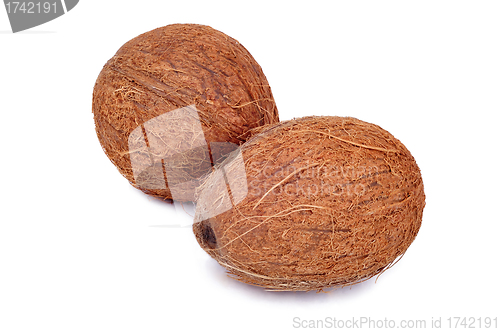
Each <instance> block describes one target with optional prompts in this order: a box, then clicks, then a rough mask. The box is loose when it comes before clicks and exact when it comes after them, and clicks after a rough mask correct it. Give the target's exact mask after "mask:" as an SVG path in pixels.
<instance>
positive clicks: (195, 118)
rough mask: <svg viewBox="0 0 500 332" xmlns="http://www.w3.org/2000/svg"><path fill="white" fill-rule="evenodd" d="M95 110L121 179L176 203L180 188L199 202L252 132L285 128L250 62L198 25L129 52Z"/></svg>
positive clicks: (109, 71) (148, 37)
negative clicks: (207, 182)
mask: <svg viewBox="0 0 500 332" xmlns="http://www.w3.org/2000/svg"><path fill="white" fill-rule="evenodd" d="M92 110H93V114H94V120H95V127H96V132H97V136H98V138H99V141H100V143H101V145H102V148H103V149H104V152H105V153H106V155H107V156H108V157H109V159H110V160H111V161H112V162H113V164H114V165H115V166H116V167H117V168H118V170H119V171H120V173H121V174H122V175H123V176H124V177H125V178H127V180H128V181H129V182H130V183H131V184H132V185H133V186H135V187H136V188H138V189H140V190H142V191H144V192H145V193H147V194H149V195H153V196H155V197H158V198H162V199H172V198H174V197H173V194H172V192H171V188H169V186H171V184H172V183H174V184H175V185H176V190H177V193H176V195H175V196H176V197H175V198H174V199H176V200H179V201H192V200H193V195H194V188H195V187H196V186H197V185H198V184H197V179H198V178H199V177H200V176H201V175H204V174H207V173H209V172H210V171H211V170H212V166H213V165H215V164H216V163H217V160H222V159H221V157H222V156H223V155H225V154H227V153H228V152H230V151H232V150H234V149H235V148H236V147H237V146H239V145H241V144H242V143H243V142H245V141H246V140H247V138H248V137H249V135H250V130H251V129H253V128H256V127H259V126H262V125H265V124H270V123H276V122H278V121H279V119H278V112H277V108H276V104H275V102H274V98H273V95H272V92H271V89H270V87H269V83H268V81H267V79H266V77H265V75H264V73H263V72H262V69H261V67H260V66H259V64H258V63H257V62H256V61H255V59H254V58H253V57H252V55H251V54H250V53H249V52H248V51H247V50H246V49H245V48H244V47H243V46H242V45H241V44H240V43H239V42H238V41H237V40H235V39H233V38H231V37H229V36H227V35H225V34H224V33H222V32H220V31H217V30H215V29H213V28H211V27H209V26H204V25H196V24H173V25H168V26H165V27H161V28H158V29H155V30H152V31H149V32H146V33H144V34H142V35H140V36H138V37H136V38H134V39H132V40H130V41H129V42H127V43H126V44H125V45H123V46H122V47H121V48H120V49H119V50H118V51H117V53H116V54H115V55H114V56H113V57H112V58H111V59H110V60H109V61H108V62H107V63H106V64H105V65H104V68H103V69H102V71H101V73H100V74H99V77H98V78H97V81H96V83H95V87H94V93H93V103H92ZM174 111H175V112H177V113H176V116H171V115H172V114H173V113H172V114H170V113H169V112H174ZM167 113H169V114H167ZM223 143H226V145H224V144H223ZM167 174H168V176H167Z"/></svg>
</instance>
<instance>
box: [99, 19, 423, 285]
mask: <svg viewBox="0 0 500 332" xmlns="http://www.w3.org/2000/svg"><path fill="white" fill-rule="evenodd" d="M93 112H94V119H95V124H96V132H97V135H98V137H99V141H100V142H101V145H102V147H103V149H104V151H105V152H106V154H107V155H108V157H109V158H110V160H111V161H112V162H113V163H114V164H115V166H116V167H117V168H118V169H119V171H120V172H121V173H122V174H123V175H124V176H125V177H126V178H127V179H128V180H129V182H130V183H131V184H132V185H133V186H135V187H136V188H138V189H141V190H142V191H144V192H145V193H147V194H150V195H153V196H155V197H159V198H162V199H169V200H172V199H173V200H178V201H195V202H196V205H197V208H196V215H195V220H194V224H193V231H194V233H195V235H196V238H197V240H198V242H199V244H200V246H201V247H202V248H203V249H204V250H205V251H206V252H207V253H208V254H209V255H210V256H212V257H213V258H214V259H216V260H217V261H218V262H219V263H220V264H221V265H223V266H224V267H226V269H227V270H228V271H229V272H230V273H231V275H233V276H234V277H235V278H236V279H238V280H240V281H243V282H246V283H250V284H253V285H256V286H261V287H265V288H266V289H269V290H284V291H287V290H294V291H308V290H321V289H324V288H329V287H337V286H345V285H351V284H355V283H358V282H361V281H364V280H366V279H368V278H370V277H372V276H374V275H377V274H379V273H381V272H382V271H384V270H385V269H387V268H388V267H390V266H391V265H392V264H394V263H395V262H396V261H397V259H398V258H400V257H401V256H402V255H403V254H404V252H405V251H406V250H407V249H408V247H409V245H410V244H411V243H412V241H413V240H414V239H415V237H416V235H417V233H418V230H419V228H420V224H421V220H422V212H423V208H424V205H425V195H424V189H423V182H422V178H421V175H420V170H419V168H418V166H417V164H416V162H415V160H414V158H413V157H412V155H411V154H410V152H409V151H408V150H407V149H406V148H405V146H404V145H403V144H402V143H401V142H400V141H398V140H397V139H396V138H394V137H393V136H392V135H391V134H390V133H388V132H387V131H385V130H383V129H382V128H380V127H378V126H376V125H373V124H370V123H366V122H363V121H360V120H357V119H354V118H343V117H334V116H329V117H304V118H300V119H294V120H290V121H284V122H281V123H280V122H279V118H278V112H277V108H276V104H275V102H274V99H273V95H272V92H271V89H270V87H269V84H268V82H267V79H266V77H265V76H264V74H263V72H262V69H261V67H260V66H259V65H258V63H257V62H256V61H255V60H254V59H253V57H252V56H251V55H250V53H249V52H248V51H247V50H246V49H245V48H244V47H243V46H242V45H241V44H239V43H238V42H237V41H236V40H234V39H233V38H231V37H229V36H227V35H225V34H223V33H221V32H219V31H217V30H214V29H212V28H210V27H207V26H201V25H190V24H176V25H169V26H166V27H163V28H159V29H156V30H153V31H150V32H147V33H145V34H142V35H140V36H138V37H136V38H134V39H132V40H131V41H129V42H127V43H126V44H125V45H124V46H122V48H120V50H118V52H117V53H116V55H115V56H114V57H113V58H111V59H110V60H109V61H108V62H107V64H106V65H105V66H104V68H103V70H102V71H101V73H100V75H99V77H98V79H97V82H96V85H95V87H94V95H93Z"/></svg>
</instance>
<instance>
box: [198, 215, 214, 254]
mask: <svg viewBox="0 0 500 332" xmlns="http://www.w3.org/2000/svg"><path fill="white" fill-rule="evenodd" d="M200 227H201V237H202V240H203V243H204V244H205V245H206V246H207V247H208V248H210V249H215V248H216V247H217V238H216V237H215V232H214V230H213V228H212V226H211V225H210V222H209V221H208V219H207V220H203V221H202V222H201V225H200Z"/></svg>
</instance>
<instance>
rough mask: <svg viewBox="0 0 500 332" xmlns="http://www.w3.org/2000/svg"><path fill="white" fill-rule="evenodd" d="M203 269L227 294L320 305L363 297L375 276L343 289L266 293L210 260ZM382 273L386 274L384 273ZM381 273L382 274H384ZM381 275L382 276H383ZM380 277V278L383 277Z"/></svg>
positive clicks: (372, 287)
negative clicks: (235, 277)
mask: <svg viewBox="0 0 500 332" xmlns="http://www.w3.org/2000/svg"><path fill="white" fill-rule="evenodd" d="M205 265H206V267H205V269H206V270H207V271H208V273H209V274H210V275H211V277H213V279H215V280H214V282H217V283H220V286H221V287H222V288H224V289H227V291H228V292H238V293H245V294H243V295H244V296H246V297H247V296H249V295H250V296H251V297H253V298H255V299H265V300H269V301H278V302H281V301H287V302H295V301H296V302H297V303H304V301H306V302H309V303H321V302H332V301H342V300H346V299H349V300H353V299H354V298H356V297H361V296H365V295H366V294H367V293H369V292H371V291H373V290H374V288H375V287H376V286H377V285H376V279H377V276H375V277H373V278H371V279H369V280H366V281H364V282H361V283H359V284H355V285H351V286H345V287H343V288H327V289H324V290H323V291H320V292H317V291H308V292H303V291H268V290H265V289H264V288H262V287H258V286H253V285H250V284H246V283H244V282H241V281H238V280H236V279H234V278H232V277H231V275H230V274H228V273H227V271H226V269H225V268H224V267H223V266H221V265H219V264H218V263H217V262H216V261H214V260H212V259H207V261H206V264H205ZM384 273H387V271H386V272H384ZM384 273H383V274H384ZM383 274H382V275H383ZM382 275H381V278H382V277H383V276H382Z"/></svg>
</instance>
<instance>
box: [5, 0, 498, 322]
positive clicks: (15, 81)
mask: <svg viewBox="0 0 500 332" xmlns="http://www.w3.org/2000/svg"><path fill="white" fill-rule="evenodd" d="M499 17H500V2H498V1H342V2H340V1H332V2H330V1H323V2H320V1H301V2H281V3H279V4H278V3H277V2H272V1H269V0H268V1H239V2H238V1H227V2H221V1H215V0H212V1H203V2H202V1H152V0H145V1H140V2H139V1H124V0H120V1H118V0H107V1H95V0H94V1H91V0H87V1H80V3H79V4H78V5H77V6H76V7H75V8H74V9H73V10H72V11H70V12H69V13H68V14H66V15H64V16H62V17H60V18H58V19H56V20H54V21H52V22H49V23H47V24H44V25H41V26H39V27H35V28H33V29H31V30H28V31H25V32H21V33H18V34H12V33H11V32H10V26H9V23H8V19H7V14H6V12H5V10H4V9H3V8H0V98H1V99H0V111H1V113H0V114H1V117H0V119H1V120H0V121H1V122H0V125H1V130H0V142H1V156H0V158H1V159H0V160H1V163H0V172H1V173H0V174H1V181H0V186H1V200H0V207H1V217H0V218H1V221H0V331H2V332H4V331H5V332H11V331H51V332H54V331H65V332H67V331H71V332H74V331H106V332H109V331H146V332H153V331H187V330H189V331H287V330H297V329H295V328H294V321H293V319H294V317H298V318H300V319H301V320H311V319H312V320H317V319H325V318H326V317H331V318H337V319H352V318H358V317H371V318H372V319H384V318H387V319H393V320H396V321H399V320H401V319H408V320H410V319H425V320H427V327H428V328H429V327H430V321H431V320H432V319H433V318H434V319H436V318H438V317H442V319H443V323H442V324H443V327H445V326H446V324H447V322H446V318H447V317H450V316H461V317H471V316H472V317H477V318H479V317H487V316H490V317H492V316H495V315H497V316H498V315H499V310H498V309H499V308H500V303H499V300H498V298H499V295H500V294H499V282H498V265H499V264H498V253H499V231H500V226H499V222H500V218H499V212H498V211H499V210H498V206H499V202H498V199H499V194H498V192H499V188H500V181H499V163H498V161H499V158H498V153H499V150H500V149H499V143H500V142H499V139H498V113H499V111H500V90H499V89H500V19H499ZM171 23H201V24H208V25H210V26H212V27H214V28H216V29H218V30H221V31H223V32H224V33H226V34H228V35H230V36H232V37H234V38H236V39H238V40H239V41H240V42H241V43H242V44H243V45H244V46H245V47H246V48H247V49H248V50H249V51H250V52H251V53H252V54H253V56H254V57H255V58H256V60H257V61H258V62H259V63H260V65H261V66H262V68H263V70H264V72H265V74H266V76H267V78H268V80H269V82H270V84H271V87H272V89H273V93H274V96H275V99H276V102H277V105H278V109H279V112H280V118H281V119H282V120H287V119H291V118H293V117H301V116H306V115H342V116H354V117H357V118H359V119H361V120H365V121H369V122H372V123H376V124H378V125H380V126H382V127H383V128H384V129H386V130H388V131H390V132H391V133H392V134H393V135H394V136H396V137H397V138H399V139H400V140H401V141H402V142H403V143H404V144H405V145H406V146H407V147H408V149H409V150H410V151H411V152H412V154H413V155H414V157H415V158H416V160H417V162H418V164H419V166H420V168H421V171H422V176H423V179H424V185H425V192H426V195H427V206H426V208H425V210H424V217H423V223H422V228H421V230H420V232H419V234H418V237H417V239H416V240H415V242H414V243H413V244H412V245H411V247H410V248H409V250H408V251H407V253H406V255H405V256H404V257H403V259H402V260H401V261H400V262H399V263H398V264H397V265H396V266H394V267H393V268H392V269H390V270H388V271H387V272H386V273H384V274H382V276H381V277H380V278H379V279H378V281H377V282H376V283H375V279H372V280H369V281H367V282H364V283H362V284H360V285H357V286H354V287H351V288H344V289H341V290H337V291H333V292H329V293H314V292H309V293H273V292H266V291H263V290H262V289H260V288H256V287H252V286H248V285H245V284H242V283H239V282H237V281H234V280H233V279H230V278H228V277H227V276H226V274H225V272H224V271H225V270H224V269H223V268H222V267H220V266H219V265H218V264H217V263H216V262H215V261H213V260H212V259H211V258H210V257H209V256H208V255H207V254H206V253H205V252H204V251H203V250H202V249H200V248H199V246H198V244H197V242H196V240H195V238H194V236H193V234H192V232H191V228H190V227H181V228H179V227H177V228H175V227H167V226H168V225H171V224H173V223H174V224H175V223H176V222H177V221H178V220H186V218H189V216H187V215H183V214H182V213H180V212H176V210H175V209H174V208H173V207H172V206H168V205H166V204H161V203H160V202H157V201H155V200H153V199H151V198H149V197H147V196H145V195H144V194H142V193H141V192H139V191H137V190H135V189H134V188H132V187H131V186H130V185H129V184H128V182H127V181H126V180H125V179H124V178H123V177H122V176H121V175H120V174H119V173H118V171H117V170H116V169H115V167H114V166H113V165H112V164H111V162H110V161H109V160H108V159H107V157H106V155H105V154H104V153H103V151H102V149H101V147H100V145H99V142H98V140H97V136H96V134H95V131H94V123H93V117H92V104H91V99H92V90H93V85H94V82H95V80H96V78H97V75H98V74H99V72H100V70H101V68H102V66H103V65H104V64H105V62H106V61H107V60H108V59H109V58H110V57H112V56H113V54H114V53H115V52H116V51H117V50H118V48H119V47H120V46H121V45H122V44H124V43H125V42H126V41H128V40H129V39H131V38H133V37H135V36H137V35H139V34H141V33H143V32H146V31H149V30H152V29H154V28H157V27H160V26H163V25H167V24H171ZM183 218H184V219H183ZM187 220H189V219H187ZM306 323H307V322H306ZM499 324H500V322H499ZM476 326H477V325H476Z"/></svg>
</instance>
